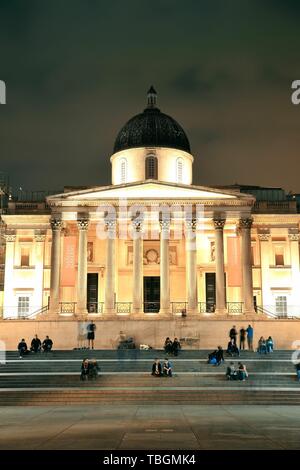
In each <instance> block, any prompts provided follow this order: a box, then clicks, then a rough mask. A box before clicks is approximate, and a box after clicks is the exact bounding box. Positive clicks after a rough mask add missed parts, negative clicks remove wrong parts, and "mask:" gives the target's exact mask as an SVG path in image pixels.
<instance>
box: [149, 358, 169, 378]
mask: <svg viewBox="0 0 300 470" xmlns="http://www.w3.org/2000/svg"><path fill="white" fill-rule="evenodd" d="M172 369H173V367H172V364H171V362H170V361H169V359H168V358H167V357H166V358H165V360H164V362H163V365H161V362H160V360H159V359H158V358H156V359H155V361H154V363H153V364H152V375H153V376H154V377H172V375H173V371H172Z"/></svg>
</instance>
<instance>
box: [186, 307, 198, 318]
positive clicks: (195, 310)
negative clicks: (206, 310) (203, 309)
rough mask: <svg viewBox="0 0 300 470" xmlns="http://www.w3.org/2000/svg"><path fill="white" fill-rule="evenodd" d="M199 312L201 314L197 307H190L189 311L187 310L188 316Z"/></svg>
mask: <svg viewBox="0 0 300 470" xmlns="http://www.w3.org/2000/svg"><path fill="white" fill-rule="evenodd" d="M198 314H199V310H198V308H197V307H193V308H188V309H187V312H186V315H187V316H189V315H198Z"/></svg>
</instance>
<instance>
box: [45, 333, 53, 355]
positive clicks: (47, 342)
mask: <svg viewBox="0 0 300 470" xmlns="http://www.w3.org/2000/svg"><path fill="white" fill-rule="evenodd" d="M52 346H53V341H52V339H50V338H49V336H46V338H45V339H44V341H43V343H42V348H43V351H44V352H45V353H47V352H50V351H51V349H52Z"/></svg>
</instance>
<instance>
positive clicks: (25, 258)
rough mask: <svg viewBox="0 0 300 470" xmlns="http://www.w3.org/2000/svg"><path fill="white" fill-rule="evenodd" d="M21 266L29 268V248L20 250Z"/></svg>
mask: <svg viewBox="0 0 300 470" xmlns="http://www.w3.org/2000/svg"><path fill="white" fill-rule="evenodd" d="M21 266H29V248H28V247H24V246H23V247H22V248H21Z"/></svg>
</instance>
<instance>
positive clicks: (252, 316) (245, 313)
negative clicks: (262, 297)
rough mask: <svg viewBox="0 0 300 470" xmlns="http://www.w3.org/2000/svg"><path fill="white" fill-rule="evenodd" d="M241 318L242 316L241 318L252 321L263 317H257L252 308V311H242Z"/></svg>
mask: <svg viewBox="0 0 300 470" xmlns="http://www.w3.org/2000/svg"><path fill="white" fill-rule="evenodd" d="M241 316H242V317H243V318H249V319H253V320H255V318H261V317H264V315H259V314H258V313H257V312H256V311H255V310H254V308H253V309H249V310H244V311H243V313H241Z"/></svg>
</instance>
